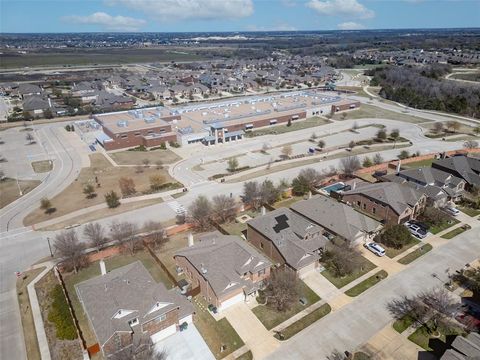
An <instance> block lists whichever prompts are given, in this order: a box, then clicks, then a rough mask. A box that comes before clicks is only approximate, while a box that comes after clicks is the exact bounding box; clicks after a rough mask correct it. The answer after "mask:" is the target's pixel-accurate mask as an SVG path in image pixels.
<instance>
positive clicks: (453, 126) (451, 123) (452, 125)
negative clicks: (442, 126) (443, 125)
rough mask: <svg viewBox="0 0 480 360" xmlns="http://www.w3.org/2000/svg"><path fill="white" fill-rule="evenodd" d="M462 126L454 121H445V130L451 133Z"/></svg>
mask: <svg viewBox="0 0 480 360" xmlns="http://www.w3.org/2000/svg"><path fill="white" fill-rule="evenodd" d="M461 126H462V125H461V124H460V123H459V122H458V121H455V120H450V121H447V128H448V129H449V130H450V131H452V132H457V131H458V130H459V129H460V127H461Z"/></svg>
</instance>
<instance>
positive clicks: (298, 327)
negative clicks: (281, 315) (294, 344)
mask: <svg viewBox="0 0 480 360" xmlns="http://www.w3.org/2000/svg"><path fill="white" fill-rule="evenodd" d="M330 311H332V308H331V307H330V305H328V304H323V305H322V306H320V307H319V308H318V309H315V310H313V311H312V312H311V313H310V314H308V315H305V316H304V317H302V318H301V319H299V320H297V321H295V322H294V323H293V324H291V325H289V326H287V327H286V328H284V329H283V330H282V334H283V336H284V337H283V339H282V340H288V339H290V338H291V337H292V336H294V335H296V334H298V333H299V332H300V331H302V330H303V329H306V328H307V327H309V326H310V325H312V324H313V323H314V322H315V321H317V320H320V319H321V318H322V317H324V316H325V315H327V314H328V313H330ZM275 337H276V338H278V335H275Z"/></svg>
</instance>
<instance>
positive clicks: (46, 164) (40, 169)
mask: <svg viewBox="0 0 480 360" xmlns="http://www.w3.org/2000/svg"><path fill="white" fill-rule="evenodd" d="M32 168H33V171H35V172H36V173H44V172H49V171H52V169H53V162H52V161H51V160H42V161H34V162H32Z"/></svg>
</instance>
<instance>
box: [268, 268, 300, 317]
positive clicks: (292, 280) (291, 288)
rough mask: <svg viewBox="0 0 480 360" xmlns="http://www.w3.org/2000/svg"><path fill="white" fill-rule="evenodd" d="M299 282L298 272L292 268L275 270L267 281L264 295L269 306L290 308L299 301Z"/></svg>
mask: <svg viewBox="0 0 480 360" xmlns="http://www.w3.org/2000/svg"><path fill="white" fill-rule="evenodd" d="M299 292H300V289H299V282H298V279H297V276H296V274H295V273H294V272H293V271H290V270H278V271H274V272H273V273H272V275H271V276H270V278H269V279H268V280H267V281H266V286H265V290H263V296H265V300H266V304H267V306H270V307H273V308H274V309H275V310H277V311H282V312H283V311H287V310H289V309H290V308H291V307H292V306H293V304H294V303H295V302H297V301H298V298H299V296H300V294H299Z"/></svg>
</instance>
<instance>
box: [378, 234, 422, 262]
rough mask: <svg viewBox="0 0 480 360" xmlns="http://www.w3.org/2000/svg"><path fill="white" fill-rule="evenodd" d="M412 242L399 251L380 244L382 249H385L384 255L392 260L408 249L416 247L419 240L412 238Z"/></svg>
mask: <svg viewBox="0 0 480 360" xmlns="http://www.w3.org/2000/svg"><path fill="white" fill-rule="evenodd" d="M411 239H412V241H411V242H410V243H408V244H406V245H404V246H402V247H401V248H400V249H395V248H392V247H389V246H387V245H384V244H381V245H382V247H383V248H384V249H385V253H386V254H387V256H388V257H389V258H390V259H393V258H394V257H395V256H397V255H399V254H401V253H403V252H404V251H406V250H408V249H410V248H411V247H412V246H414V245H417V244H419V243H420V240H418V239H415V238H414V237H413V236H412V237H411Z"/></svg>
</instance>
